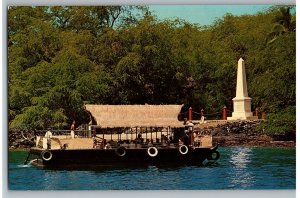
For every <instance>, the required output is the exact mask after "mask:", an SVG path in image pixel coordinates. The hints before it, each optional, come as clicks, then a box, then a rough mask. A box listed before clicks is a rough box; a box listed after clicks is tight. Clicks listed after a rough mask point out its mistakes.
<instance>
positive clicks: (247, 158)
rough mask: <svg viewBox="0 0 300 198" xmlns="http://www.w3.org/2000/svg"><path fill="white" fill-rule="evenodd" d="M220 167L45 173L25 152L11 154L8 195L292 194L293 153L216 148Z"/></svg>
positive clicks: (206, 165)
mask: <svg viewBox="0 0 300 198" xmlns="http://www.w3.org/2000/svg"><path fill="white" fill-rule="evenodd" d="M219 151H220V153H221V158H220V159H219V160H218V163H213V164H211V163H207V164H205V165H203V166H178V167H156V166H147V167H134V168H133V167H131V168H130V167H118V168H106V169H102V170H43V169H38V168H35V167H32V166H30V165H27V166H24V165H22V164H23V162H24V161H25V159H26V156H27V152H25V151H13V152H9V168H8V169H9V170H8V179H9V180H8V185H9V189H11V190H144V189H151V190H162V189H170V190H216V189H231V190H232V189H295V188H296V149H294V148H241V147H232V148H219Z"/></svg>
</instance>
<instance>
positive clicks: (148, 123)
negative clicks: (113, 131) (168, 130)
mask: <svg viewBox="0 0 300 198" xmlns="http://www.w3.org/2000/svg"><path fill="white" fill-rule="evenodd" d="M182 106H183V105H92V104H86V105H85V107H86V110H87V111H89V112H90V113H91V114H92V116H93V117H94V118H95V120H96V122H97V125H99V126H101V127H102V128H106V127H109V128H114V127H168V126H170V127H182V126H183V123H182V122H180V121H179V120H178V114H179V113H180V110H181V108H182Z"/></svg>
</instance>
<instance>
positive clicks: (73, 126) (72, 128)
mask: <svg viewBox="0 0 300 198" xmlns="http://www.w3.org/2000/svg"><path fill="white" fill-rule="evenodd" d="M75 123H76V122H75V120H73V122H72V124H71V129H70V130H75Z"/></svg>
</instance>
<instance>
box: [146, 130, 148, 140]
mask: <svg viewBox="0 0 300 198" xmlns="http://www.w3.org/2000/svg"><path fill="white" fill-rule="evenodd" d="M147 131H148V127H146V140H147V139H148V137H147Z"/></svg>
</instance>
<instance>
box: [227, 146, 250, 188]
mask: <svg viewBox="0 0 300 198" xmlns="http://www.w3.org/2000/svg"><path fill="white" fill-rule="evenodd" d="M252 155H253V153H252V148H235V149H232V152H231V154H230V160H229V162H230V163H231V164H232V165H233V167H232V169H231V172H230V175H229V187H230V188H243V189H247V188H251V186H252V185H253V184H254V183H255V177H254V174H253V173H252V171H251V170H250V167H248V166H249V165H250V163H251V159H252Z"/></svg>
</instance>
